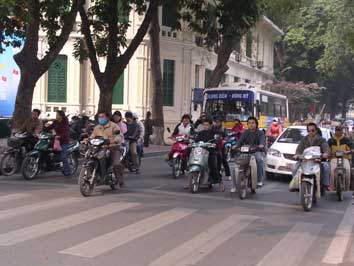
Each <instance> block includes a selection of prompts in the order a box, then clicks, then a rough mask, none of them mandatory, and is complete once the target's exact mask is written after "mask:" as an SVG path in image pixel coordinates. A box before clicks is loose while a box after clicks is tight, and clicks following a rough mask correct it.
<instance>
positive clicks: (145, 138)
mask: <svg viewBox="0 0 354 266" xmlns="http://www.w3.org/2000/svg"><path fill="white" fill-rule="evenodd" d="M149 139H150V134H145V135H144V146H145V147H149Z"/></svg>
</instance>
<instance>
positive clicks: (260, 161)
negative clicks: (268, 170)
mask: <svg viewBox="0 0 354 266" xmlns="http://www.w3.org/2000/svg"><path fill="white" fill-rule="evenodd" d="M254 157H255V158H256V163H257V181H258V182H262V181H263V179H264V156H263V152H260V151H257V152H255V153H254Z"/></svg>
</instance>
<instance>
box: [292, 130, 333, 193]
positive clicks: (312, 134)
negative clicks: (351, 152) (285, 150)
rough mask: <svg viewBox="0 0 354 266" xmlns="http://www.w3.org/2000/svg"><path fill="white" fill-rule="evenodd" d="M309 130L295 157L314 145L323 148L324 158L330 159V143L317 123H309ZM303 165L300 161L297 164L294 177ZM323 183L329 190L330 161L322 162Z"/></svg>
mask: <svg viewBox="0 0 354 266" xmlns="http://www.w3.org/2000/svg"><path fill="white" fill-rule="evenodd" d="M307 132H308V135H307V136H306V137H304V138H303V139H302V140H301V142H300V144H299V145H298V147H297V149H296V152H295V155H294V159H298V158H299V156H300V155H301V154H302V153H303V152H304V150H305V149H307V148H309V147H312V146H318V147H320V148H321V153H322V158H324V159H328V157H329V154H330V153H331V150H330V148H329V146H328V143H327V142H326V140H325V139H324V138H322V136H321V135H320V133H319V132H320V129H319V128H318V127H317V125H316V124H315V123H309V124H307ZM300 165H301V162H300V161H298V162H297V163H296V164H295V167H294V169H293V173H292V175H293V178H294V177H295V175H296V173H297V171H298V169H299V167H300ZM321 165H322V167H321V168H322V169H321V170H322V175H321V176H322V185H323V186H324V187H325V188H326V189H327V190H329V186H330V164H329V162H322V164H321Z"/></svg>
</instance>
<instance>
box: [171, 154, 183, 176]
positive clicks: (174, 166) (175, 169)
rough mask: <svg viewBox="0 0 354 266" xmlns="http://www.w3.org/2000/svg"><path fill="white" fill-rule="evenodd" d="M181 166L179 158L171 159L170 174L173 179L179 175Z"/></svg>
mask: <svg viewBox="0 0 354 266" xmlns="http://www.w3.org/2000/svg"><path fill="white" fill-rule="evenodd" d="M181 167H182V165H181V159H180V158H176V159H173V162H172V176H173V178H174V179H177V178H178V177H179V176H180V175H181Z"/></svg>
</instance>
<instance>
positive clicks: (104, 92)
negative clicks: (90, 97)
mask: <svg viewBox="0 0 354 266" xmlns="http://www.w3.org/2000/svg"><path fill="white" fill-rule="evenodd" d="M113 88H114V85H113V86H109V85H106V86H100V98H99V101H98V110H97V113H100V112H105V113H108V114H111V113H112V102H113Z"/></svg>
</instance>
